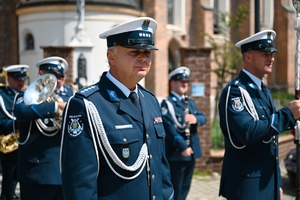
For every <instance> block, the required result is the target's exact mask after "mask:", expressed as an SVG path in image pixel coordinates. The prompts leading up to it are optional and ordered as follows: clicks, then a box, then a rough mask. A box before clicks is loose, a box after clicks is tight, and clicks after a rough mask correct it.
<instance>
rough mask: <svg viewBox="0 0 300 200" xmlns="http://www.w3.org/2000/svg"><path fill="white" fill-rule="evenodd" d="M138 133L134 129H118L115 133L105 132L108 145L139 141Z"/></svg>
mask: <svg viewBox="0 0 300 200" xmlns="http://www.w3.org/2000/svg"><path fill="white" fill-rule="evenodd" d="M138 134H143V133H142V132H141V133H139V132H138V130H137V129H136V128H130V129H118V130H115V131H111V132H107V134H106V135H107V137H108V140H109V143H110V144H130V143H133V142H138V141H139V135H138Z"/></svg>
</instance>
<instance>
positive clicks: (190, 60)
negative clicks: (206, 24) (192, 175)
mask: <svg viewBox="0 0 300 200" xmlns="http://www.w3.org/2000/svg"><path fill="white" fill-rule="evenodd" d="M180 52H181V56H182V63H181V64H182V65H184V66H186V67H188V68H189V69H190V70H191V73H190V77H189V79H190V84H191V85H193V84H199V83H200V84H204V95H203V96H193V95H192V94H193V93H191V87H190V88H189V92H188V94H189V95H190V96H189V98H191V99H192V100H194V101H195V103H196V105H197V107H198V109H199V110H200V111H201V112H202V113H203V114H204V115H205V116H206V124H204V125H203V126H201V127H198V134H199V135H198V136H199V138H200V145H201V151H202V158H200V159H197V160H196V166H195V168H196V170H199V171H205V170H209V169H210V168H211V167H212V166H210V165H208V164H207V161H208V160H209V159H210V149H211V134H210V117H209V116H210V69H211V68H210V63H211V61H210V52H211V49H209V48H182V49H181V50H180Z"/></svg>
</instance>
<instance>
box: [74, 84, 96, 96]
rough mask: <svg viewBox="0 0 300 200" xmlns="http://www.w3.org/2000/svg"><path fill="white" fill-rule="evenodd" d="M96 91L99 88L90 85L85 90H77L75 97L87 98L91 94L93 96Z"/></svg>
mask: <svg viewBox="0 0 300 200" xmlns="http://www.w3.org/2000/svg"><path fill="white" fill-rule="evenodd" d="M98 90H99V87H98V86H97V85H91V86H88V87H86V88H83V89H81V90H79V91H78V92H76V95H80V96H83V97H85V98H87V97H89V96H91V95H92V94H94V93H95V92H97V91H98Z"/></svg>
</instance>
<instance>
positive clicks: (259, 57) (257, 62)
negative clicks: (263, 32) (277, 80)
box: [249, 51, 274, 78]
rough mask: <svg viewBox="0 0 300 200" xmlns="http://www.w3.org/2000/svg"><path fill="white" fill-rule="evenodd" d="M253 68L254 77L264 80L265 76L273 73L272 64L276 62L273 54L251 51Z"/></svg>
mask: <svg viewBox="0 0 300 200" xmlns="http://www.w3.org/2000/svg"><path fill="white" fill-rule="evenodd" d="M249 53H250V55H251V58H252V60H251V66H252V70H253V72H251V73H252V74H253V75H255V76H256V77H258V78H262V77H263V76H264V75H265V74H270V73H271V72H272V64H273V62H274V56H273V52H270V51H250V52H249Z"/></svg>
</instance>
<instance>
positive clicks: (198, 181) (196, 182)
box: [0, 163, 296, 200]
mask: <svg viewBox="0 0 300 200" xmlns="http://www.w3.org/2000/svg"><path fill="white" fill-rule="evenodd" d="M281 173H282V183H283V200H295V197H296V196H295V187H294V186H293V185H291V183H290V182H289V180H288V177H287V175H286V170H285V167H284V166H283V163H281ZM1 183H2V174H0V188H1ZM219 183H220V177H219V176H217V177H216V178H212V177H209V176H206V177H203V176H194V177H193V180H192V185H191V189H190V192H189V194H188V197H187V199H186V200H225V198H223V197H218V193H219ZM16 194H17V195H18V196H20V188H19V184H18V185H17V188H16Z"/></svg>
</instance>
